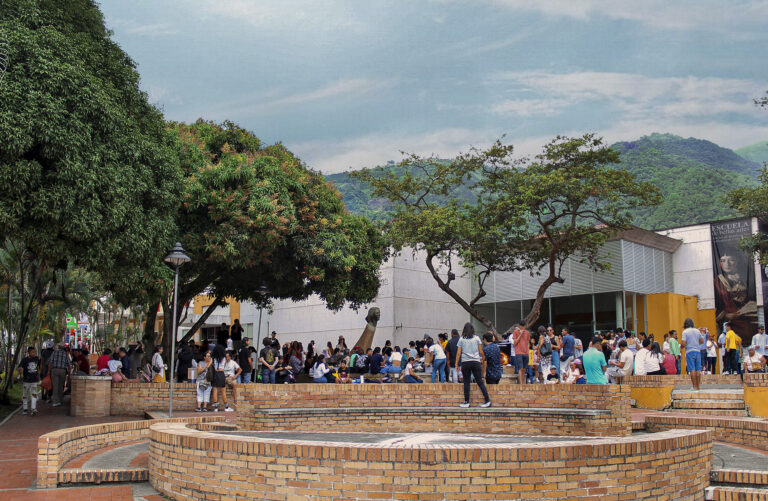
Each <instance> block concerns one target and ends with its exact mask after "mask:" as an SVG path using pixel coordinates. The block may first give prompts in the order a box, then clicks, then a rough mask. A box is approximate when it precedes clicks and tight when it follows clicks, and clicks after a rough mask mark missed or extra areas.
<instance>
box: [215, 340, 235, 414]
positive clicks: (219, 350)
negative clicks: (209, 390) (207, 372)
mask: <svg viewBox="0 0 768 501" xmlns="http://www.w3.org/2000/svg"><path fill="white" fill-rule="evenodd" d="M212 358H213V369H214V372H213V382H212V383H211V386H212V387H213V395H212V397H213V398H212V399H211V401H212V402H213V411H214V412H219V395H221V398H222V400H223V401H224V410H225V411H231V410H232V409H230V407H229V404H228V403H227V376H226V374H225V373H224V370H225V367H226V365H227V355H226V352H225V351H224V347H223V346H222V345H220V344H217V345H216V346H214V347H213V357H212Z"/></svg>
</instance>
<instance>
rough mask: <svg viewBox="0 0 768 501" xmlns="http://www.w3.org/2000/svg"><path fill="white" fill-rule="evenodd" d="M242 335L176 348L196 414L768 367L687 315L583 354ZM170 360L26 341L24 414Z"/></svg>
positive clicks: (512, 345)
mask: <svg viewBox="0 0 768 501" xmlns="http://www.w3.org/2000/svg"><path fill="white" fill-rule="evenodd" d="M238 327H239V328H238ZM242 333H243V330H242V327H241V326H240V324H239V322H237V321H235V323H234V324H233V325H232V326H231V327H228V326H226V324H222V326H221V328H220V329H219V330H218V332H217V336H216V341H215V342H213V343H211V342H209V341H208V340H204V341H203V342H202V343H200V344H198V343H195V342H194V341H190V342H189V343H184V344H182V345H181V346H180V347H179V348H178V350H177V353H176V357H175V361H176V364H175V367H174V369H173V371H171V373H172V374H173V377H174V378H175V380H176V381H178V382H188V381H189V382H193V383H194V384H195V385H196V387H197V407H196V410H198V411H200V412H207V411H218V410H219V409H223V410H224V411H231V410H232V407H231V406H230V405H229V403H228V402H227V392H226V389H227V388H230V389H231V391H232V392H233V396H234V397H235V399H236V395H237V393H236V392H237V385H236V384H237V383H239V384H248V383H251V382H261V383H265V384H283V383H293V382H296V381H306V382H309V381H312V382H315V383H335V384H349V383H368V382H370V383H392V382H402V383H415V384H418V383H423V382H424V381H425V380H429V381H431V382H446V381H448V382H453V383H463V384H464V400H465V402H464V403H463V404H462V405H463V406H468V405H469V392H470V386H471V382H472V381H475V382H476V383H477V385H478V387H479V389H480V391H481V393H482V394H483V397H484V403H483V404H482V406H490V405H491V402H490V397H489V395H488V391H487V388H486V384H498V383H499V381H500V380H501V378H502V375H503V372H504V366H505V365H509V366H512V367H513V370H514V374H515V375H516V376H515V377H514V380H516V382H517V383H519V384H534V383H541V384H610V383H620V382H621V380H622V378H624V377H626V376H630V375H673V374H681V373H682V372H681V369H682V368H683V367H681V365H682V364H681V360H682V358H683V356H684V357H685V362H686V363H685V368H686V372H687V373H688V374H689V375H690V377H691V382H692V384H693V386H694V388H695V389H699V387H700V384H701V375H702V374H706V373H715V368H716V367H717V366H718V365H720V367H721V373H723V374H742V373H757V372H765V371H766V370H767V366H768V364H767V363H766V358H767V357H768V334H766V333H765V329H764V327H763V326H760V327H759V328H758V333H757V334H756V335H755V336H754V337H753V338H752V343H751V345H750V346H748V347H746V348H745V347H744V346H742V339H741V337H740V336H738V335H737V334H736V333H735V332H734V331H733V330H732V329H731V328H730V327H729V325H728V323H725V324H724V329H723V333H722V334H721V335H720V336H719V337H718V339H715V336H714V335H713V334H712V333H710V332H709V331H708V329H707V328H706V327H699V328H696V327H695V326H694V325H693V321H692V320H690V319H687V320H686V321H685V322H684V325H683V330H682V332H681V333H680V335H679V336H678V332H677V331H676V330H670V331H669V332H667V333H664V334H663V336H660V337H657V336H655V335H654V334H646V333H644V332H640V333H638V334H637V335H636V334H635V333H633V332H631V331H628V330H624V329H616V330H614V331H609V332H602V333H596V334H595V335H594V336H593V337H592V338H591V339H589V343H588V346H587V349H586V350H585V349H584V346H583V343H582V341H581V339H580V338H579V337H577V336H575V335H574V334H573V333H571V332H570V331H569V329H568V328H562V329H560V332H559V333H558V332H556V330H555V329H554V328H553V327H552V326H544V325H541V326H539V327H538V328H537V329H536V330H535V331H534V332H531V331H529V330H528V329H527V328H526V325H525V324H524V323H523V322H520V323H519V324H517V325H516V326H514V328H512V329H510V330H509V331H508V332H507V333H505V335H503V336H501V337H500V336H498V335H496V334H495V333H493V332H486V333H485V334H483V335H482V336H478V335H476V334H475V330H474V328H473V326H472V324H471V323H467V324H465V325H464V327H463V329H462V331H461V332H459V331H458V330H457V329H453V330H452V331H451V332H450V333H447V332H443V333H439V334H437V336H435V337H432V336H431V335H429V334H425V335H424V337H423V338H422V339H419V340H412V341H410V342H409V343H408V344H407V345H404V346H403V347H401V346H399V345H393V344H392V342H391V341H386V342H385V343H384V346H377V347H373V348H367V349H362V348H361V347H359V346H353V347H352V348H349V347H348V346H347V344H346V341H345V339H344V337H343V336H339V338H338V340H337V343H336V345H335V346H334V345H333V343H331V342H328V343H327V344H326V346H325V347H323V348H320V347H318V346H316V345H315V342H314V341H311V342H310V343H309V344H308V345H307V346H306V348H305V347H304V346H303V344H302V343H300V342H298V341H293V342H289V343H285V344H282V345H281V344H280V342H279V341H278V339H277V333H276V332H275V331H273V332H272V333H271V334H270V335H269V336H268V337H266V338H265V339H263V340H262V342H261V345H262V346H261V347H260V348H259V349H258V350H257V348H256V347H254V346H251V344H250V339H248V338H244V337H242ZM683 349H685V353H684V355H683ZM718 361H719V364H718ZM167 362H168V360H167V358H166V357H165V354H164V353H163V347H162V346H157V347H155V349H154V352H153V353H152V356H151V358H150V359H149V363H146V359H145V357H144V351H143V349H142V346H141V344H140V343H135V344H131V345H130V346H129V347H128V348H127V349H126V348H123V347H119V348H116V349H114V350H112V349H109V348H106V349H104V350H103V351H102V354H101V355H100V356H99V357H98V358H97V359H96V363H95V368H92V367H91V359H90V354H89V352H88V349H87V348H86V347H80V348H70V347H69V346H68V345H66V344H64V343H60V344H58V345H56V346H55V347H54V346H53V343H44V344H43V349H42V353H41V354H40V356H38V355H37V352H36V350H35V348H34V347H30V348H29V350H28V352H27V356H26V357H24V358H23V359H22V360H21V363H20V364H19V367H18V373H19V377H20V378H21V379H22V383H23V385H24V386H23V412H24V413H29V414H36V412H37V407H36V404H37V400H38V397H39V396H40V395H39V393H38V392H39V387H40V383H41V381H42V382H43V383H44V384H43V385H42V386H43V390H42V395H41V397H42V398H43V399H45V400H47V401H48V402H50V403H51V404H52V405H53V406H58V405H61V403H62V395H63V394H64V393H65V392H66V391H67V389H66V387H67V385H68V384H69V380H70V376H72V375H101V376H106V377H111V378H112V380H113V381H114V382H123V381H143V382H165V381H166V374H167V372H168V363H167ZM142 364H143V365H142ZM46 379H47V384H45V383H46Z"/></svg>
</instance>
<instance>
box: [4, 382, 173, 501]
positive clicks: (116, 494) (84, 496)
mask: <svg viewBox="0 0 768 501" xmlns="http://www.w3.org/2000/svg"><path fill="white" fill-rule="evenodd" d="M38 410H39V411H40V413H39V414H38V415H37V416H22V415H21V413H20V412H18V413H16V415H14V416H13V417H12V418H11V419H10V420H9V421H7V422H6V423H5V424H4V425H3V426H2V428H0V472H2V474H0V501H11V500H13V501H16V500H18V501H22V500H25V501H36V500H41V501H42V500H50V499H53V498H55V499H56V500H57V501H67V500H73V501H74V500H77V501H86V500H89V499H92V500H99V501H109V500H112V501H118V500H119V501H134V500H147V501H161V500H163V499H164V498H162V497H161V496H158V495H157V494H156V492H155V491H154V489H152V488H151V486H149V484H136V485H135V486H131V485H125V484H120V485H112V486H94V487H75V488H62V489H57V490H55V491H51V490H36V489H35V477H36V475H37V439H38V437H39V436H40V435H43V434H45V433H48V432H51V431H54V430H59V429H62V428H69V427H73V426H82V425H88V424H96V423H106V422H116V421H130V420H132V419H136V418H132V417H121V416H110V417H103V418H80V417H72V416H69V415H68V412H69V397H66V399H65V401H64V405H62V406H61V407H51V406H50V405H49V404H46V403H39V404H38Z"/></svg>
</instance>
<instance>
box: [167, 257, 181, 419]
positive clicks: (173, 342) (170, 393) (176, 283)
mask: <svg viewBox="0 0 768 501" xmlns="http://www.w3.org/2000/svg"><path fill="white" fill-rule="evenodd" d="M178 292H179V268H178V266H177V267H176V269H175V270H174V276H173V332H172V334H171V370H170V372H171V377H170V379H169V380H168V383H169V384H168V417H169V418H171V417H173V376H174V367H173V364H174V362H175V361H176V360H175V359H176V297H177V295H178Z"/></svg>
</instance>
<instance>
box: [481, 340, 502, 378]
mask: <svg viewBox="0 0 768 501" xmlns="http://www.w3.org/2000/svg"><path fill="white" fill-rule="evenodd" d="M493 339H494V336H493V333H492V332H486V333H485V334H483V354H484V355H485V360H484V361H483V374H484V375H485V382H486V384H499V381H501V374H502V368H501V350H500V349H499V345H497V344H496V343H494V342H493Z"/></svg>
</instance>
